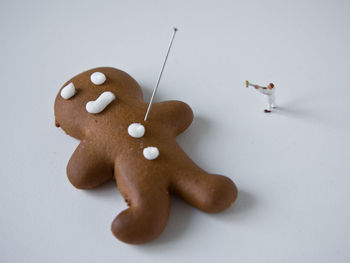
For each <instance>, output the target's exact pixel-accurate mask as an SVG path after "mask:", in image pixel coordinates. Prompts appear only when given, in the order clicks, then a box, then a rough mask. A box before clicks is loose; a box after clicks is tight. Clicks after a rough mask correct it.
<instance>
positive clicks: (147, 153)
mask: <svg viewBox="0 0 350 263" xmlns="http://www.w3.org/2000/svg"><path fill="white" fill-rule="evenodd" d="M143 156H144V157H145V158H146V159H147V160H154V159H156V158H157V157H158V156H159V151H158V148H157V147H147V148H145V149H143Z"/></svg>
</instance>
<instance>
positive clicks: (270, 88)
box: [246, 80, 276, 113]
mask: <svg viewBox="0 0 350 263" xmlns="http://www.w3.org/2000/svg"><path fill="white" fill-rule="evenodd" d="M248 86H251V87H254V88H255V89H256V90H258V91H259V92H261V93H262V94H264V95H265V96H266V98H267V104H268V107H267V109H265V110H264V112H266V113H270V112H271V110H272V109H274V108H276V104H275V91H276V88H275V85H274V84H273V83H269V85H267V87H263V86H259V85H256V84H251V83H249V81H248V80H246V87H248Z"/></svg>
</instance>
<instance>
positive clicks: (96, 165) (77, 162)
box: [67, 141, 113, 189]
mask: <svg viewBox="0 0 350 263" xmlns="http://www.w3.org/2000/svg"><path fill="white" fill-rule="evenodd" d="M96 151H97V150H96V149H95V148H94V147H93V146H92V144H89V143H87V142H85V141H82V142H81V143H80V144H79V146H78V147H77V149H76V150H75V151H74V153H73V155H72V157H71V158H70V160H69V163H68V166H67V176H68V179H69V181H70V182H71V183H72V185H74V186H75V187H76V188H79V189H91V188H94V187H97V186H99V185H101V184H102V183H104V182H106V181H108V180H109V179H111V178H113V164H112V163H109V162H108V161H106V160H105V159H104V158H103V155H102V154H101V155H99V154H96Z"/></svg>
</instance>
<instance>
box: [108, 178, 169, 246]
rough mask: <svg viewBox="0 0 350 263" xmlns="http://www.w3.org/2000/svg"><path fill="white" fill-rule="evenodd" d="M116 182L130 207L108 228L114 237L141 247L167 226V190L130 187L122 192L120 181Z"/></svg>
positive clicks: (157, 187) (156, 187)
mask: <svg viewBox="0 0 350 263" xmlns="http://www.w3.org/2000/svg"><path fill="white" fill-rule="evenodd" d="M117 183H118V186H119V189H120V191H121V193H122V194H123V196H124V198H125V200H126V202H127V203H128V205H129V206H130V207H129V208H128V209H126V210H124V211H123V212H121V213H120V214H119V215H118V216H117V217H116V218H115V219H114V221H113V223H112V226H111V229H112V232H113V234H114V236H115V237H116V238H118V239H119V240H121V241H124V242H126V243H130V244H141V243H145V242H148V241H151V240H153V239H155V238H156V237H158V236H159V235H160V234H161V233H162V232H163V229H164V228H165V226H166V223H167V221H168V217H169V211H170V197H169V193H168V191H167V188H166V187H159V186H158V185H157V183H154V182H153V184H152V182H151V183H149V184H144V185H143V186H142V187H141V185H140V186H137V185H131V186H130V187H127V189H128V190H127V192H123V191H122V189H124V187H123V186H124V184H123V182H120V180H118V178H117Z"/></svg>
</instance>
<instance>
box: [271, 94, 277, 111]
mask: <svg viewBox="0 0 350 263" xmlns="http://www.w3.org/2000/svg"><path fill="white" fill-rule="evenodd" d="M271 106H272V108H273V109H274V108H276V99H275V96H274V95H271Z"/></svg>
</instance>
